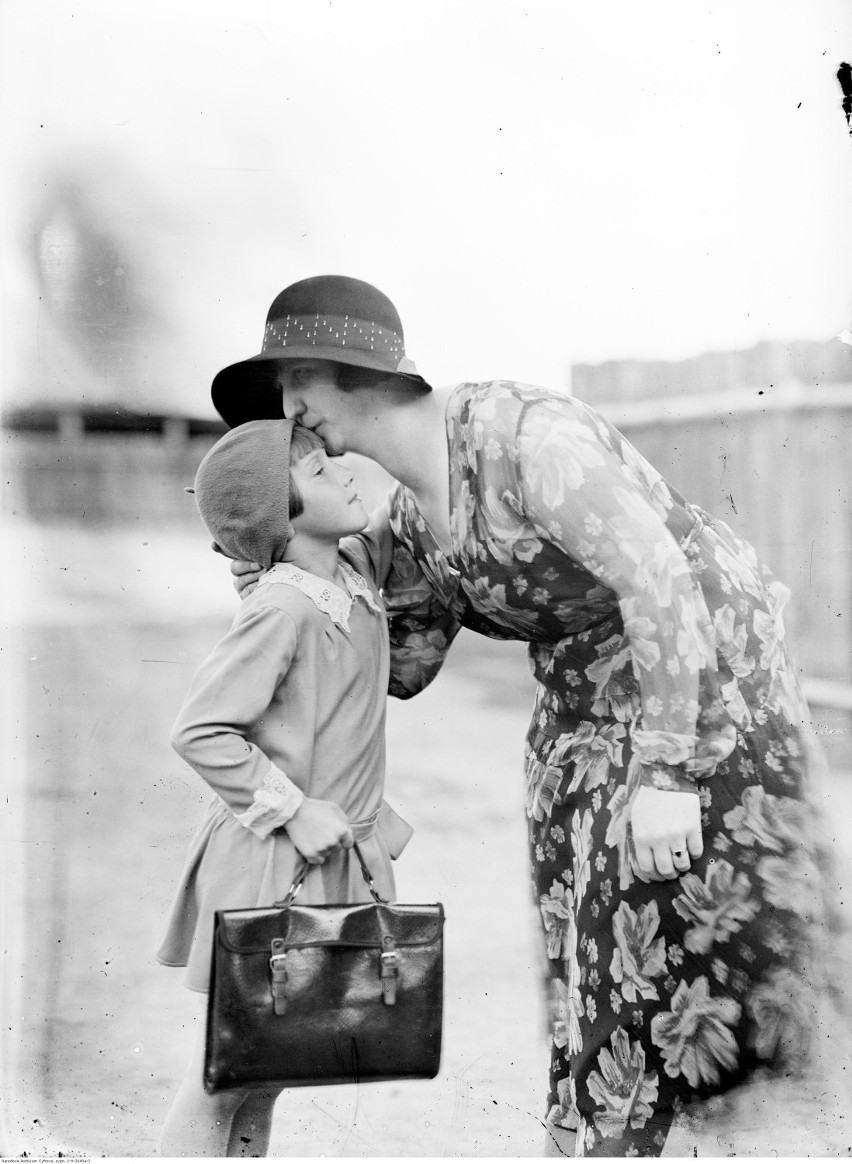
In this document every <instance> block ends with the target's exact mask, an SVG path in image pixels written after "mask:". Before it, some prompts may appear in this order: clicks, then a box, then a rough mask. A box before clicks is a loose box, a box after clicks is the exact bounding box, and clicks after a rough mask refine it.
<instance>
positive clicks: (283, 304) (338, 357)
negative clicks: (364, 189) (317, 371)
mask: <svg viewBox="0 0 852 1164" xmlns="http://www.w3.org/2000/svg"><path fill="white" fill-rule="evenodd" d="M306 358H307V359H312V360H334V361H335V362H336V363H338V364H351V365H353V366H354V367H357V368H368V369H370V370H371V371H374V372H383V373H386V374H390V375H392V376H394V377H395V378H396V379H397V380H399V381H400V382H401V383H403V384H405V385H408V386H409V387H411V388H412V389H415V390H419V391H420V392H429V391H431V388H430V385H429V384H427V383H426V381H425V380H424V379H423V377H422V376H420V375H418V373H417V369H416V368H415V366H414V364H413V362H412V361H411V360H409V359H408V358H407V356H406V354H405V342H404V337H403V332H402V321H401V320H400V318H399V314H398V312H397V310H396V308H395V307H394V305H393V304H392V303H391V301H390V299H388V297H387V295H383V294H382V292H381V291H379V290H378V288H376V287H373V286H371V285H370V284H369V283H363V282H361V280H360V279H349V278H347V277H346V276H344V275H317V276H315V277H314V278H311V279H302V280H301V281H300V282H298V283H292V284H291V285H290V286H289V287H286V288H285V289H284V290H283V291H282V292H281V294H280V295H278V296H277V298H276V299H275V300H274V301H273V303H272V306H271V307H270V308H269V313H268V315H267V317H266V330H265V331H264V333H263V346H262V347H261V350H260V352H259V354H258V355H256V356H251V357H250V358H249V359H247V360H241V361H240V363H238V364H231V365H230V366H229V367H227V368H224V369H223V370H222V371H221V372H220V373H219V374H218V376H217V377H216V378H215V380H214V381H213V389H212V396H213V403H214V405H215V406H216V409H217V410H218V412H219V413H220V415H221V416H222V417H223V419H224V420H225V421H226V422H227V423H228V424H229V425H230V426H231V427H232V428H233V427H234V426H235V425H238V424H245V422H246V421H249V420H259V419H265V418H269V419H272V420H276V419H278V418H280V417H282V416H283V412H282V409H281V392H280V389H279V388H278V383H277V380H278V367H277V363H278V361H279V360H304V359H306Z"/></svg>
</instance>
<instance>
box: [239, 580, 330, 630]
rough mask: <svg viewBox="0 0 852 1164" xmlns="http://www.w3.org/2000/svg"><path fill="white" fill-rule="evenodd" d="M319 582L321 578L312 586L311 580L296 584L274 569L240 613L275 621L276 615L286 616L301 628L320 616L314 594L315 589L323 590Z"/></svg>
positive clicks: (246, 601) (300, 581) (253, 592)
mask: <svg viewBox="0 0 852 1164" xmlns="http://www.w3.org/2000/svg"><path fill="white" fill-rule="evenodd" d="M310 577H312V576H310ZM318 582H319V579H313V587H312V585H311V582H309V581H308V580H307V579H305V580H302V579H299V580H296V581H294V580H292V579H289V578H287V577H286V576H282V575H281V574H280V573H277V568H276V567H273V568H272V569H271V570H269V571H267V573H266V574H264V575H263V576H262V577H261V579H260V581H259V582H258V584H257V586H256V587H255V588H254V590H252V592H251V594H249V596H248V597H247V598H246V599H245V601H244V602H243V603H242V606H241V611H240V614H242V615H243V616H244V617H246V618H248V617H252V616H254V617H257V616H259V615H266V616H267V617H269V618H275V616H276V615H284V616H286V617H287V618H288V619H289V620H290V621H291V622H293V623H294V624H295V626H296V628H297V629H298V628H299V627H300V626H303V625H304V624H305V623H306V622H311V621H314V620H315V619H316V617H317V616H318V615H319V611H318V609H317V604H316V599H315V596H314V597H312V595H311V589H314V590H319V587H318V586H317V585H316V583H318Z"/></svg>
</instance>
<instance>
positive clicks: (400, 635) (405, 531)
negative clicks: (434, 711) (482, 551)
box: [382, 487, 464, 699]
mask: <svg viewBox="0 0 852 1164" xmlns="http://www.w3.org/2000/svg"><path fill="white" fill-rule="evenodd" d="M405 499H406V494H405V492H404V491H403V490H402V488H401V487H400V488H398V489H397V490H395V491H394V492H393V493H392V494H391V497H390V499H389V514H390V529H391V531H392V533H393V540H392V555H391V558H390V562H389V564H388V569H387V574H386V576H385V579H384V587H383V591H382V597H383V598H384V602H385V607H386V609H387V615H388V628H389V631H390V662H391V669H390V682H389V686H388V691H389V693H390V694H391V695H394V696H396V697H397V698H398V699H408V698H410V697H411V696H412V695H416V694H417V693H418V692H420V691H422V690H423V689H424V688H425V687H427V686H428V685H429V684H430V683H431V682H432V680H433V679H434V678H435V676H436V675H437V674H438V672H439V671H440V669H441V667H442V666H443V663H444V660H445V659H446V657H447V652H448V651H449V649H450V646H451V644H452V642H453V639H454V638H455V637H456V635H457V634H458V632H459V631H460V630H461V626H462V615H463V611H464V603H463V601H462V600H460V599H459V597H458V593H459V590H458V575H456V574H455V573H454V571H453V570H452V568H451V567H450V566H449V563H448V562H447V560H446V558H444V557H443V555H438V556H437V557H435V558H427V559H426V561H425V562H424V563H423V565H421V564H420V562H418V560H417V559H416V558H415V556H414V554H413V553H412V552H411V550H410V548H409V541H410V530H409V528H408V526H409V523H410V522H411V521H412V520H413V518H412V514H411V512H410V511H409V509H408V508H407V507H406V504H405Z"/></svg>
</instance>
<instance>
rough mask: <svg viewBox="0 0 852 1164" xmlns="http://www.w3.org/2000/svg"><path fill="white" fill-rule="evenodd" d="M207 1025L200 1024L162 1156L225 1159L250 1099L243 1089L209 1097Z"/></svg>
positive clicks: (166, 1129) (165, 1134) (171, 1111)
mask: <svg viewBox="0 0 852 1164" xmlns="http://www.w3.org/2000/svg"><path fill="white" fill-rule="evenodd" d="M204 1042H205V1026H204V1021H203V1016H201V1018H200V1021H198V1033H197V1036H196V1040H195V1049H194V1050H193V1053H192V1059H191V1061H190V1064H189V1068H188V1069H187V1072H186V1075H185V1076H184V1078H183V1082H182V1083H181V1085H180V1087H179V1088H178V1092H177V1095H176V1096H175V1098H174V1101H173V1103H172V1106H171V1108H170V1109H169V1114H168V1115H167V1116H166V1122H165V1124H164V1125H163V1134H162V1138H161V1140H160V1155H161V1156H177V1157H184V1156H225V1155H228V1154H229V1153H228V1143H229V1140H230V1136H231V1124H232V1122H233V1119H234V1115H235V1114H236V1112H237V1110H238V1109H239V1108H240V1106H241V1105H242V1103H243V1101H244V1100H245V1099H246V1094H247V1093H246V1092H245V1091H243V1090H239V1089H238V1090H234V1091H220V1092H217V1093H216V1094H215V1095H208V1094H207V1092H206V1091H205V1090H204V1084H203V1083H202V1072H203V1070H204Z"/></svg>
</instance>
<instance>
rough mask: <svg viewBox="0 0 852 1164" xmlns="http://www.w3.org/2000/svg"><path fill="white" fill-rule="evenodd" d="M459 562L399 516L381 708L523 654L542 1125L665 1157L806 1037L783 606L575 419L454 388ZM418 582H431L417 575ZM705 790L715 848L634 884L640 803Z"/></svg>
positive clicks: (491, 387)
mask: <svg viewBox="0 0 852 1164" xmlns="http://www.w3.org/2000/svg"><path fill="white" fill-rule="evenodd" d="M447 435H448V441H449V450H450V529H451V534H452V542H453V554H452V556H451V557H448V556H446V555H445V554H443V553H442V552H441V550H440V549H439V548H438V545H437V543H436V541H435V539H434V538H433V537H432V534H431V533H430V531H429V529H428V527H427V525H426V523H425V522H424V520H423V518H422V517H421V515H420V513H419V511H418V509H417V505H416V503H415V500H414V497H413V495H412V494H411V492H410V491H409V490H407V489H406V488H404V487H402V486H400V487H399V488H398V489H397V490H396V491H395V493H394V494H393V496H392V499H391V523H392V528H393V531H394V535H395V538H396V542H397V551H396V557H395V564H394V571H393V575H392V577H391V580H390V582H389V584H388V586H387V588H386V590H385V595H384V596H385V600H386V603H387V606H388V609H389V612H390V621H391V657H392V677H391V688H390V690H391V693H392V694H394V695H397V696H401V697H403V698H404V697H407V696H409V695H413V694H415V693H416V692H417V691H419V690H421V689H422V688H423V687H424V686H425V685H426V684H427V683H428V682H429V681H430V680H431V679H432V678H433V677H434V675H435V674H436V673H437V671H438V669H439V668H440V666H441V663H442V661H443V659H444V656H445V655H446V652H447V649H448V648H449V646H450V643H451V642H452V639H453V636H454V635H455V634H456V633H457V632H458V630H459V628H460V627H461V626H465V627H469V628H471V629H473V630H475V631H478V632H480V633H482V634H485V635H488V636H491V637H494V638H504V639H523V640H526V641H528V642H529V656H530V661H531V665H532V669H533V672H534V675H535V678H536V680H537V694H536V699H535V706H534V711H533V716H532V723H531V725H530V729H529V734H528V737H527V743H526V781H527V795H526V811H527V817H528V825H529V844H530V855H531V861H532V870H533V880H534V891H535V896H536V902H537V905H538V907H539V909H540V912H541V917H542V920H543V925H544V931H545V939H546V945H547V955H548V959H549V962H548V965H549V966H550V968H551V970H552V977H553V985H554V988H555V994H556V998H557V1002H558V1010H557V1013H558V1019H557V1020H556V1022H555V1030H554V1038H553V1044H552V1058H551V1091H550V1097H549V1104H548V1118H549V1120H550V1121H552V1122H554V1123H556V1124H561V1125H563V1126H565V1127H570V1128H575V1127H576V1128H578V1130H579V1134H578V1136H577V1144H578V1152H579V1153H581V1154H582V1153H585V1154H587V1155H605V1156H619V1155H637V1154H638V1155H649V1156H650V1155H658V1154H659V1152H660V1151H661V1149H662V1146H663V1144H664V1142H665V1138H666V1134H667V1131H668V1128H669V1125H670V1122H671V1119H672V1117H673V1115H674V1114H675V1113H676V1112H677V1111H678V1110H679V1109H680V1107H681V1105H683V1104H685V1103H687V1102H691V1101H693V1100H695V1099H700V1098H703V1097H707V1096H709V1095H712V1094H714V1093H717V1092H721V1091H724V1090H727V1089H728V1088H730V1087H731V1086H733V1085H734V1084H736V1083H739V1082H741V1081H743V1080H744V1079H745V1078H747V1077H748V1076H749V1075H750V1074H751V1073H752V1072H753V1071H754V1070H755V1069H757V1068H759V1067H761V1066H763V1067H769V1068H776V1069H783V1070H788V1069H789V1067H790V1064H791V1062H792V1061H793V1060H794V1059H795V1058H796V1057H797V1056H799V1055H800V1054H801V1052H802V1051H803V1049H804V1048H805V1047H806V1044H807V1041H808V1040H807V1035H808V1031H809V1030H810V1029H811V1028H812V1026H813V1023H814V1021H815V1020H814V1017H813V1013H814V1012H813V1007H814V1003H815V997H816V993H817V992H816V990H815V989H814V983H813V979H812V976H811V971H810V969H809V961H810V957H811V956H812V953H813V944H812V939H813V932H814V930H815V929H816V928H818V924H819V922H820V916H819V914H820V904H819V903H820V901H821V889H820V874H819V872H818V865H817V862H816V861H815V854H814V849H813V845H812V843H811V841H810V839H809V838H810V837H811V835H812V832H813V820H812V810H811V808H810V805H809V802H808V799H807V789H806V783H807V762H806V754H805V738H804V736H803V731H802V721H803V720H804V719H805V718H806V715H807V712H806V709H805V706H804V703H803V701H802V699H801V697H800V694H799V692H798V688H797V685H796V682H795V678H794V674H793V671H792V667H791V665H790V663H789V661H788V659H787V656H786V654H785V647H784V626H783V622H782V617H781V610H782V607H783V605H784V602H785V601H786V599H787V597H788V591H787V590H786V588H785V587H784V586H782V585H781V584H780V583H779V582H777V581H774V580H773V579H772V577H771V575H770V574H769V572H768V571H767V570H766V569H765V568H764V567H762V566H761V564H760V563H759V562H758V560H757V558H756V556H755V553H754V551H753V549H752V548H751V547H750V546H749V545H748V544H747V543H745V542H744V541H742V540H741V539H739V538H737V537H735V535H734V534H733V533H732V532H731V530H730V529H729V528H728V527H727V525H725V524H724V523H723V522H721V521H718V520H716V519H714V518H711V517H710V516H708V515H707V514H706V513H704V512H702V511H701V510H699V509H697V508H696V507H694V506H691V505H689V504H688V503H687V502H686V501H685V500H684V499H683V498H682V497H681V496H680V494H678V493H677V491H676V490H675V489H673V488H672V486H670V485H669V484H667V482H666V481H665V480H664V479H663V478H662V477H661V476H660V475H659V473H657V472H656V471H655V470H654V469H653V468H652V467H651V466H650V465H649V464H648V462H647V461H645V460H644V459H643V458H642V457H641V456H640V455H639V453H638V452H637V451H636V450H635V449H634V448H633V447H632V446H631V445H630V444H629V443H628V442H627V441H626V440H625V438H624V437H623V436H621V434H620V433H618V432H617V431H616V430H615V429H613V428H612V427H611V426H610V425H609V424H607V423H606V422H605V421H604V420H603V419H601V418H600V417H599V416H598V415H597V414H596V413H594V412H593V411H592V410H591V409H590V408H588V407H586V406H585V405H583V404H582V403H580V402H579V401H577V400H574V399H572V398H570V397H566V396H563V395H560V394H558V393H553V392H547V391H544V390H541V389H536V388H530V387H527V386H523V385H519V384H515V383H512V382H505V381H500V382H492V383H484V384H463V385H461V386H459V387H458V388H457V389H456V390H455V391H454V393H453V394H452V396H451V398H450V403H449V406H448V411H447ZM424 579H425V581H424ZM642 785H645V786H649V787H652V788H659V789H666V790H673V791H680V792H683V793H685V794H687V795H695V794H697V795H698V796H699V797H700V801H701V809H702V822H703V837H704V855H703V856H702V857H701V858H699V859H697V860H693V861H692V864H691V868H690V870H689V871H688V872H687V873H685V874H683V875H682V876H680V877H679V878H677V879H676V880H673V881H663V882H648V881H646V880H643V878H642V876H641V874H639V873H638V871H637V868H636V867H635V865H634V862H633V860H632V853H633V850H632V839H631V836H630V829H629V825H628V816H629V809H630V805H631V802H632V800H633V798H634V795H635V793H636V791H637V790H638V789H639V787H640V786H642Z"/></svg>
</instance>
